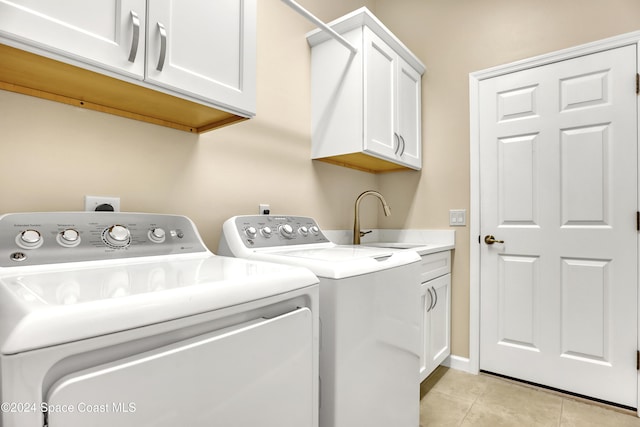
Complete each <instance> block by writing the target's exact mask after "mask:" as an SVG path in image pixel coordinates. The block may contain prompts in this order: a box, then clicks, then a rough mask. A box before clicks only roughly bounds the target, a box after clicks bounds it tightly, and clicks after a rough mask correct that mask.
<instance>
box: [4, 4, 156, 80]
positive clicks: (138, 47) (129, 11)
mask: <svg viewBox="0 0 640 427" xmlns="http://www.w3.org/2000/svg"><path fill="white" fill-rule="evenodd" d="M145 19H146V1H145V0H102V1H86V0H65V1H63V2H60V1H57V2H54V1H41V0H11V1H8V0H0V36H2V37H7V38H9V39H12V40H16V41H19V42H21V43H26V44H28V45H30V46H33V47H35V48H41V49H44V50H45V51H50V52H55V53H57V54H60V55H62V56H65V57H67V58H72V59H75V60H78V61H81V62H85V63H89V64H93V65H98V66H100V67H101V68H106V69H110V70H114V71H117V72H119V73H123V74H127V75H130V76H132V77H135V78H139V79H142V77H143V76H144V42H145Z"/></svg>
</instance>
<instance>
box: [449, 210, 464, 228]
mask: <svg viewBox="0 0 640 427" xmlns="http://www.w3.org/2000/svg"><path fill="white" fill-rule="evenodd" d="M449 225H452V226H456V227H457V226H462V225H467V210H466V209H451V210H450V211H449Z"/></svg>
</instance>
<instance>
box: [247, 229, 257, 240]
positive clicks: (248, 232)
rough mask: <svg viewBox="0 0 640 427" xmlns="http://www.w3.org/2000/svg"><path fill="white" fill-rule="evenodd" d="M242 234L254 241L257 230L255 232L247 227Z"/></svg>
mask: <svg viewBox="0 0 640 427" xmlns="http://www.w3.org/2000/svg"><path fill="white" fill-rule="evenodd" d="M244 234H246V235H247V237H249V238H250V239H255V237H256V236H257V235H258V230H256V228H255V227H247V228H246V229H245V230H244Z"/></svg>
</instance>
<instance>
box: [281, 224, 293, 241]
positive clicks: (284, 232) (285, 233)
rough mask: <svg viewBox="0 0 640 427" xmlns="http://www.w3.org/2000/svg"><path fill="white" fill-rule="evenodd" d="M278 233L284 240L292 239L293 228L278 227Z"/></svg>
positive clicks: (287, 225) (286, 226) (288, 226)
mask: <svg viewBox="0 0 640 427" xmlns="http://www.w3.org/2000/svg"><path fill="white" fill-rule="evenodd" d="M278 231H279V232H280V235H281V236H282V237H284V238H285V239H293V227H292V226H290V225H289V224H282V225H281V226H279V227H278Z"/></svg>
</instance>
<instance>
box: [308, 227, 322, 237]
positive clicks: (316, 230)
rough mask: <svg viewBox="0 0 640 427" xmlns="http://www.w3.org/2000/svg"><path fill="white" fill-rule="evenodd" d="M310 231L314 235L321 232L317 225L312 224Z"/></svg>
mask: <svg viewBox="0 0 640 427" xmlns="http://www.w3.org/2000/svg"><path fill="white" fill-rule="evenodd" d="M309 231H310V232H311V234H313V235H314V236H317V235H318V233H320V229H319V228H318V226H317V225H312V226H311V227H309Z"/></svg>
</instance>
